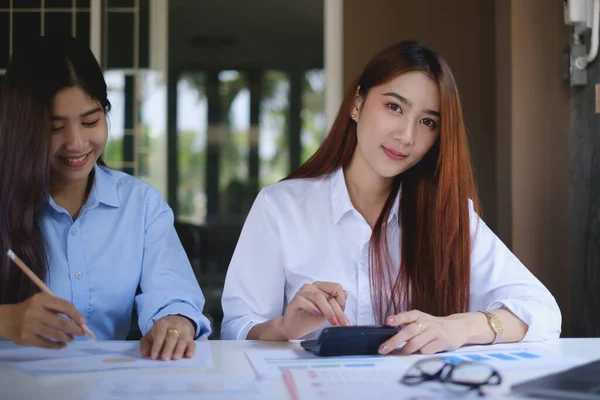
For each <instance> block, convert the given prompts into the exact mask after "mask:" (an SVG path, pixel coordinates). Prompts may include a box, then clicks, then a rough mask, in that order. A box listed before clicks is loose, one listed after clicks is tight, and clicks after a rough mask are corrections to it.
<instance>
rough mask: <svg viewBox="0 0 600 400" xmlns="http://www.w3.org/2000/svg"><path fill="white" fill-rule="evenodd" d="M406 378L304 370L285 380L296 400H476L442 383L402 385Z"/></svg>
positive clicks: (386, 373)
mask: <svg viewBox="0 0 600 400" xmlns="http://www.w3.org/2000/svg"><path fill="white" fill-rule="evenodd" d="M402 375H403V373H402V372H396V371H393V370H377V369H372V368H370V369H363V368H356V369H338V370H336V369H324V370H322V369H303V370H288V371H286V372H285V374H284V380H285V384H286V387H287V388H288V391H289V394H290V397H291V398H292V400H314V399H320V400H328V399H332V400H333V399H352V400H371V399H394V400H400V399H406V400H409V399H410V400H414V399H418V400H429V399H431V400H434V399H436V400H438V399H461V400H464V399H469V398H472V397H471V396H465V395H464V394H460V395H457V394H455V393H452V392H450V391H448V390H447V389H446V388H444V386H443V385H442V384H435V383H434V384H427V385H419V386H406V385H403V384H401V383H400V378H401V377H402ZM474 395H475V396H477V395H476V394H474ZM478 398H480V397H478Z"/></svg>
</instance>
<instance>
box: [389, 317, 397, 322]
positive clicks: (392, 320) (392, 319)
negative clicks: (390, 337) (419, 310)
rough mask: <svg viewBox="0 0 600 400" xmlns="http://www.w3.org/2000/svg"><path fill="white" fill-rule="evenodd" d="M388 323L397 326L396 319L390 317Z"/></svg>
mask: <svg viewBox="0 0 600 400" xmlns="http://www.w3.org/2000/svg"><path fill="white" fill-rule="evenodd" d="M388 322H389V323H390V324H395V323H396V317H389V318H388Z"/></svg>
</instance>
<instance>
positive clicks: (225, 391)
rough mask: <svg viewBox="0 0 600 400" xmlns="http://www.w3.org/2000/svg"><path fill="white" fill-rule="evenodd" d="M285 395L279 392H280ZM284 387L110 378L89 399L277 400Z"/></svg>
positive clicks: (233, 379)
mask: <svg viewBox="0 0 600 400" xmlns="http://www.w3.org/2000/svg"><path fill="white" fill-rule="evenodd" d="M278 387H279V390H280V391H283V393H278V392H277V389H278ZM282 394H283V395H284V394H285V390H284V389H283V388H281V385H276V384H275V382H271V381H263V382H258V381H256V379H255V377H254V376H248V375H227V374H177V375H155V376H149V375H134V376H132V375H123V376H119V377H116V376H107V377H106V378H104V379H102V380H101V381H100V382H99V383H98V385H97V386H96V387H95V388H94V389H92V390H91V391H90V395H89V397H88V398H87V400H120V399H128V400H129V399H134V400H135V399H144V400H146V399H150V400H171V399H173V400H178V399H190V400H191V399H194V400H196V399H199V400H201V399H219V400H225V399H231V400H234V399H244V400H262V399H266V400H269V399H277V398H281V395H282Z"/></svg>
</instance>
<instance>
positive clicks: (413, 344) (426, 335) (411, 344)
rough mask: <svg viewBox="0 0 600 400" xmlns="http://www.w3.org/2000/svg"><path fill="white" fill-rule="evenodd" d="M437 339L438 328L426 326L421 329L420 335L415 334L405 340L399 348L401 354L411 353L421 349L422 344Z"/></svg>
mask: <svg viewBox="0 0 600 400" xmlns="http://www.w3.org/2000/svg"><path fill="white" fill-rule="evenodd" d="M434 340H438V330H437V329H435V328H428V329H425V330H424V331H423V333H421V334H420V335H417V336H415V337H413V338H412V339H410V340H409V341H407V342H406V344H405V345H404V346H403V347H402V350H400V351H401V352H402V353H403V354H412V353H415V352H417V351H419V350H421V349H422V348H423V347H424V346H426V345H428V344H429V343H431V342H433V341H434Z"/></svg>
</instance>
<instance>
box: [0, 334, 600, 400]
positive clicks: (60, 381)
mask: <svg viewBox="0 0 600 400" xmlns="http://www.w3.org/2000/svg"><path fill="white" fill-rule="evenodd" d="M209 343H210V346H211V353H212V368H210V369H204V370H189V369H175V370H174V369H170V370H168V371H161V370H156V369H146V370H143V372H142V373H144V374H160V373H169V374H171V373H177V372H188V373H189V372H194V373H203V372H204V373H206V372H208V373H232V374H242V375H252V376H253V375H254V370H253V369H252V366H251V365H250V363H249V362H248V360H247V359H246V356H245V354H244V352H245V351H247V350H261V349H293V348H299V346H298V344H297V343H278V342H258V341H209ZM10 346H12V345H11V344H10V343H6V342H4V343H2V342H0V348H5V347H10ZM501 346H502V345H501ZM504 346H505V345H504ZM517 346H520V347H523V344H518V345H517ZM528 346H529V345H528ZM531 346H538V347H544V348H547V349H550V350H554V351H558V352H561V353H563V354H567V355H571V356H576V357H581V358H583V359H586V360H589V361H592V360H596V359H600V338H597V339H560V340H556V341H550V342H543V343H535V344H531ZM485 348H487V349H489V347H485ZM120 373H121V374H122V375H125V374H139V373H140V371H139V370H137V371H136V370H123V371H121V372H120ZM547 373H548V371H547V370H546V371H543V372H540V371H527V372H523V371H522V370H521V371H519V372H518V373H514V374H511V373H510V372H506V371H502V376H503V380H504V381H503V388H508V387H510V386H511V385H513V384H515V383H518V382H522V381H524V380H527V379H531V378H534V377H537V376H539V375H543V374H547ZM104 374H105V373H98V372H95V373H87V374H69V375H55V376H52V377H43V378H37V377H35V376H32V375H28V374H25V373H23V372H20V371H17V370H14V369H8V368H2V367H0V399H2V400H9V399H10V400H13V399H15V400H16V399H33V400H38V399H40V400H41V399H48V400H54V399H61V400H63V399H84V398H85V397H86V395H87V394H88V392H89V391H90V390H91V388H92V387H94V385H95V384H96V383H97V382H98V380H99V379H100V378H101V377H102V376H103V375H104ZM276 387H277V389H276V391H277V394H278V398H281V399H288V398H289V396H288V393H287V390H286V389H285V385H284V384H283V382H281V383H280V384H277V386H276Z"/></svg>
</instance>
